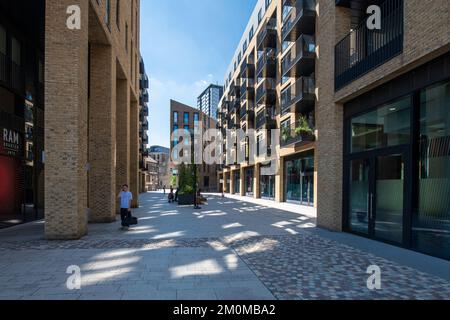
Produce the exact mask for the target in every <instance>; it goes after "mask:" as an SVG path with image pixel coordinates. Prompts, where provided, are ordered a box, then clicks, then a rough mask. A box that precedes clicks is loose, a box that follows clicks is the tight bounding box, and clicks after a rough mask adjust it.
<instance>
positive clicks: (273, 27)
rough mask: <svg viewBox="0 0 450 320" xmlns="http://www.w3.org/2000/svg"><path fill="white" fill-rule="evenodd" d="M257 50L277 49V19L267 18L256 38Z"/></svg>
mask: <svg viewBox="0 0 450 320" xmlns="http://www.w3.org/2000/svg"><path fill="white" fill-rule="evenodd" d="M256 46H257V48H258V50H260V49H263V48H276V47H277V19H276V18H268V19H267V20H266V21H265V23H264V25H263V27H262V28H261V31H260V32H259V34H258V36H257V38H256Z"/></svg>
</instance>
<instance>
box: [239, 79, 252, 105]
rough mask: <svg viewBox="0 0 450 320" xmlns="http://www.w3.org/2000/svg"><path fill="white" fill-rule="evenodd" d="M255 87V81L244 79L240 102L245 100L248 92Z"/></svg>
mask: <svg viewBox="0 0 450 320" xmlns="http://www.w3.org/2000/svg"><path fill="white" fill-rule="evenodd" d="M254 87H255V80H253V79H244V80H243V81H242V85H241V90H240V91H241V100H244V99H245V96H246V94H247V91H248V90H252V89H254Z"/></svg>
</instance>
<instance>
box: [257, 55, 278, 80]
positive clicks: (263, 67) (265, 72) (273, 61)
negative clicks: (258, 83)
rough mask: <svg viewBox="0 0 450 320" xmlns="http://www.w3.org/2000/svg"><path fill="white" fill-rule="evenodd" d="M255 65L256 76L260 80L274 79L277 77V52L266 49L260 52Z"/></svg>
mask: <svg viewBox="0 0 450 320" xmlns="http://www.w3.org/2000/svg"><path fill="white" fill-rule="evenodd" d="M260 53H261V54H260V56H259V57H258V62H257V63H256V74H257V76H258V77H260V78H276V76H277V50H276V49H272V48H271V49H266V50H264V51H260Z"/></svg>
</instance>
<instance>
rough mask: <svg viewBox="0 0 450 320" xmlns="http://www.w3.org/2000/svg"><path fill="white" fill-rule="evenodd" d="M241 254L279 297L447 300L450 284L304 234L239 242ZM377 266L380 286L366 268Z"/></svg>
mask: <svg viewBox="0 0 450 320" xmlns="http://www.w3.org/2000/svg"><path fill="white" fill-rule="evenodd" d="M235 249H236V252H237V253H238V254H239V256H240V257H241V258H242V259H243V260H244V261H245V262H246V263H247V264H248V265H249V266H250V268H251V269H252V270H253V271H254V272H255V274H256V275H257V276H258V278H259V279H260V280H261V281H262V282H263V283H264V284H265V285H266V287H267V288H268V289H269V290H270V291H271V292H272V294H274V296H275V297H276V298H277V299H294V300H297V299H307V300H315V299H326V300H328V299H342V300H358V299H360V300H366V299H396V300H402V299H413V300H423V299H439V300H442V299H445V300H449V299H450V283H448V282H447V281H445V280H443V279H440V278H437V277H433V276H430V275H429V274H425V273H422V272H419V271H417V270H415V269H412V268H409V267H405V266H401V265H399V264H396V263H394V262H391V261H388V260H386V259H383V258H380V257H376V256H374V255H372V254H368V253H366V252H363V251H360V250H357V249H355V248H352V247H349V246H346V245H343V244H338V243H336V242H334V241H330V240H327V239H324V238H322V237H318V236H315V235H311V234H308V233H306V232H305V233H303V234H299V235H296V236H271V237H261V238H259V239H256V238H255V239H247V240H243V241H242V242H241V243H240V244H239V246H238V247H235ZM371 265H377V266H379V267H380V269H381V280H382V282H381V290H374V291H372V290H369V289H368V288H367V279H368V277H369V276H370V275H369V274H367V273H366V272H367V268H368V267H369V266H371Z"/></svg>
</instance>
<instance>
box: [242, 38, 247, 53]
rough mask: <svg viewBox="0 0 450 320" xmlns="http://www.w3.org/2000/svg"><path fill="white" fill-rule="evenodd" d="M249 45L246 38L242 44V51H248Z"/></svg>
mask: <svg viewBox="0 0 450 320" xmlns="http://www.w3.org/2000/svg"><path fill="white" fill-rule="evenodd" d="M247 48H248V45H247V40H245V42H244V45H243V46H242V51H243V52H245V51H247Z"/></svg>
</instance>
